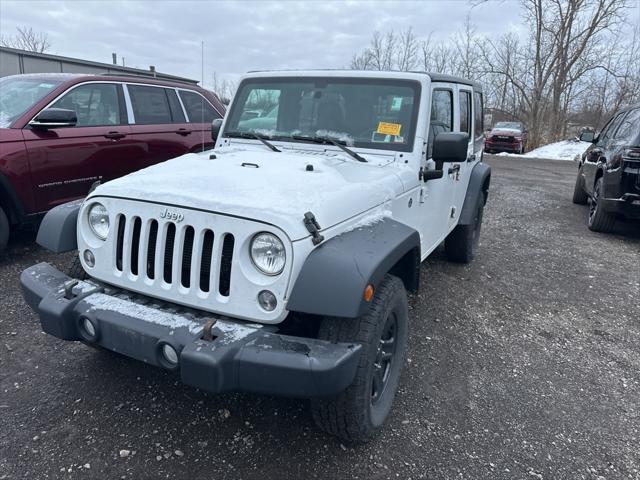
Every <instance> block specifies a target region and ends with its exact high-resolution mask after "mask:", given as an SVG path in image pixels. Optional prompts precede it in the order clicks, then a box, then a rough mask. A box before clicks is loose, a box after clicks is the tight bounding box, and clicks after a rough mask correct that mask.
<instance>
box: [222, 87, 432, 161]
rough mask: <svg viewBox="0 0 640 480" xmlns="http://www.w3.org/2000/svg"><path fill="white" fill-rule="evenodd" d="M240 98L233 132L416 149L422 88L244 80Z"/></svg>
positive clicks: (230, 123) (230, 127)
mask: <svg viewBox="0 0 640 480" xmlns="http://www.w3.org/2000/svg"><path fill="white" fill-rule="evenodd" d="M235 98H236V99H235V100H234V103H233V106H232V107H231V111H230V112H229V120H228V122H227V125H226V126H225V132H229V133H230V134H231V133H232V132H235V133H238V132H253V133H259V134H261V135H265V136H267V137H269V138H272V139H284V140H286V139H289V140H290V141H304V139H301V138H300V137H318V136H321V137H329V138H332V139H335V140H339V141H343V142H345V144H346V145H348V146H354V147H363V148H378V149H385V150H401V151H410V150H411V149H412V146H413V138H414V135H415V124H416V118H417V115H418V111H417V110H418V102H419V98H420V84H419V83H418V82H413V81H407V80H386V79H385V80H382V79H369V78H329V77H322V78H319V77H318V78H316V77H305V78H300V77H297V78H261V79H249V80H245V81H244V82H242V84H241V85H240V87H239V89H238V93H237V94H236V97H235ZM292 136H295V137H298V138H297V139H294V138H291V137H292Z"/></svg>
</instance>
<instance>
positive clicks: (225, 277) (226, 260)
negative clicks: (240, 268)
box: [218, 233, 235, 297]
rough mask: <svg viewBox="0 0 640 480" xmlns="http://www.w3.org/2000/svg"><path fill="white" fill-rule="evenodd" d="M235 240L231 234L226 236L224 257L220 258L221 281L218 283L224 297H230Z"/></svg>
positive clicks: (223, 247)
mask: <svg viewBox="0 0 640 480" xmlns="http://www.w3.org/2000/svg"><path fill="white" fill-rule="evenodd" d="M234 244H235V238H234V237H233V235H231V234H230V233H227V234H226V235H225V236H224V241H223V242H222V256H221V258H220V280H219V282H218V291H219V292H220V295H222V296H223V297H228V296H229V288H230V287H231V262H232V260H233V245H234Z"/></svg>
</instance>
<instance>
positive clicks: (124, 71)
mask: <svg viewBox="0 0 640 480" xmlns="http://www.w3.org/2000/svg"><path fill="white" fill-rule="evenodd" d="M3 52H4V53H8V54H14V55H18V56H20V57H23V58H34V59H42V60H49V61H54V62H60V64H61V68H62V64H63V63H66V64H71V65H79V66H82V67H91V68H95V69H96V70H99V71H97V72H95V73H103V74H109V75H121V76H137V77H147V78H157V79H158V80H170V81H174V82H179V83H189V84H192V85H197V84H198V80H193V79H191V78H186V77H179V76H177V75H170V74H167V73H161V72H157V71H152V70H142V69H140V68H131V67H123V66H121V65H115V64H113V63H102V62H94V61H91V60H83V59H80V58H73V57H64V56H61V55H51V54H49V53H37V52H30V51H28V50H20V49H17V48H9V47H0V53H3ZM15 73H23V72H15ZM42 73H58V72H42ZM69 73H73V72H69Z"/></svg>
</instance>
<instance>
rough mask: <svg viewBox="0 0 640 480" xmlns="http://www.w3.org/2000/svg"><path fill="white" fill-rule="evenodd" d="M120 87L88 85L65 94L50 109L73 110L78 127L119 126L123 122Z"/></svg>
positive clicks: (98, 84)
mask: <svg viewBox="0 0 640 480" xmlns="http://www.w3.org/2000/svg"><path fill="white" fill-rule="evenodd" d="M118 88H119V87H118V85H116V84H115V83H87V84H85V85H80V86H79V87H76V88H74V89H73V90H71V91H70V92H69V93H67V94H65V95H64V96H63V97H62V98H60V99H59V100H58V101H57V102H55V103H54V104H53V105H51V107H50V108H65V109H67V110H73V111H75V112H76V116H77V117H78V123H76V127H93V126H95V127H97V126H101V125H119V124H120V123H124V122H121V114H120V101H119V98H118Z"/></svg>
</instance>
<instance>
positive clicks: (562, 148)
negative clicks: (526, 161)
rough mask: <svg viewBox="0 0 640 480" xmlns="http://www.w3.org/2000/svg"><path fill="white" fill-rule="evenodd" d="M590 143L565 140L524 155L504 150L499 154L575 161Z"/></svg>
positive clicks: (501, 155)
mask: <svg viewBox="0 0 640 480" xmlns="http://www.w3.org/2000/svg"><path fill="white" fill-rule="evenodd" d="M590 145H591V143H590V142H581V141H579V140H563V141H561V142H556V143H550V144H549V145H544V146H542V147H538V148H536V149H535V150H531V151H530V152H528V153H525V154H524V155H518V154H517V153H507V152H502V153H498V156H500V157H521V158H543V159H548V160H565V161H574V160H576V158H579V157H581V156H582V154H583V153H584V152H585V151H586V150H587V148H589V146H590Z"/></svg>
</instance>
